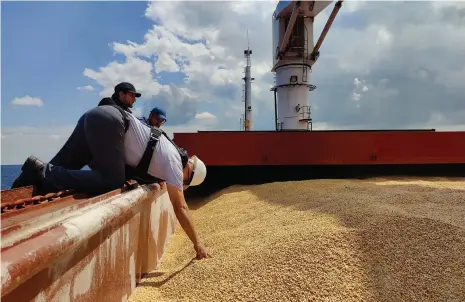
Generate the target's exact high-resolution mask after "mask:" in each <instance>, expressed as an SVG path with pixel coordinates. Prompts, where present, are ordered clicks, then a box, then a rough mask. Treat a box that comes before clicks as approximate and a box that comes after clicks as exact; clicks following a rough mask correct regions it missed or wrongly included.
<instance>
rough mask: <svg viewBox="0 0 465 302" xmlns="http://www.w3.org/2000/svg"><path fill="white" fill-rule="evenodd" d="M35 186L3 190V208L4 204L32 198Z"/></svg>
mask: <svg viewBox="0 0 465 302" xmlns="http://www.w3.org/2000/svg"><path fill="white" fill-rule="evenodd" d="M32 191H33V186H27V187H21V188H15V189H9V190H2V191H1V192H0V194H1V196H2V206H3V204H4V203H10V202H13V201H15V200H18V199H24V198H31V197H32Z"/></svg>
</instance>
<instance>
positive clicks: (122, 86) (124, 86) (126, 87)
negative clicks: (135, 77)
mask: <svg viewBox="0 0 465 302" xmlns="http://www.w3.org/2000/svg"><path fill="white" fill-rule="evenodd" d="M120 91H123V92H132V93H134V95H135V96H136V98H138V97H140V96H141V94H140V93H139V92H137V91H136V87H134V85H132V84H131V83H128V82H121V83H119V84H118V85H116V86H115V92H116V93H118V92H120Z"/></svg>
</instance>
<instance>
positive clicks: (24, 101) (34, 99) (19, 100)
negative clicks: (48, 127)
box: [11, 95, 44, 107]
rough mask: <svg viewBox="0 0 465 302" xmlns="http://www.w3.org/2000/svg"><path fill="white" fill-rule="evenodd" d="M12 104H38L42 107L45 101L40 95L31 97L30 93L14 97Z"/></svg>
mask: <svg viewBox="0 0 465 302" xmlns="http://www.w3.org/2000/svg"><path fill="white" fill-rule="evenodd" d="M11 104H12V105H15V106H37V107H42V106H43V105H44V102H43V101H42V100H41V99H40V98H38V97H31V96H29V95H26V96H23V97H21V98H14V99H13V100H12V101H11Z"/></svg>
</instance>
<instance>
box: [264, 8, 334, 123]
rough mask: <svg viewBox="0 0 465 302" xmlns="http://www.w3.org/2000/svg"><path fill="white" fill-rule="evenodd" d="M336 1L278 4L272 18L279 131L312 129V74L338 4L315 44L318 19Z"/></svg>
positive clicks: (276, 113)
mask: <svg viewBox="0 0 465 302" xmlns="http://www.w3.org/2000/svg"><path fill="white" fill-rule="evenodd" d="M331 2H333V1H279V3H278V5H277V6H276V10H275V12H274V14H273V17H272V24H273V28H272V31H273V69H272V70H271V71H272V72H276V75H275V78H276V80H275V81H276V82H275V86H274V87H273V88H272V89H271V90H272V91H274V93H275V121H276V130H312V118H311V113H310V100H309V94H310V93H309V92H310V91H313V90H314V89H315V88H316V87H315V86H314V85H311V84H310V83H309V72H310V71H311V68H312V65H313V64H314V63H315V62H316V60H317V59H318V56H319V49H320V47H321V44H322V42H323V40H324V38H325V36H326V34H327V32H328V30H329V28H330V27H331V24H332V23H333V21H334V18H335V17H336V14H337V13H338V11H339V9H340V7H341V5H342V1H337V2H336V5H335V6H334V9H333V11H332V12H331V15H330V17H329V19H328V21H327V23H326V25H325V27H324V29H323V32H322V33H321V36H320V38H319V39H318V42H317V43H316V45H315V46H314V44H313V43H314V42H313V22H314V19H315V17H316V16H317V15H318V14H319V13H320V12H321V11H323V10H324V9H325V8H326V7H327V6H328V5H329V4H330V3H331Z"/></svg>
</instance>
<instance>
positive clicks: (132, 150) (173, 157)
mask: <svg viewBox="0 0 465 302" xmlns="http://www.w3.org/2000/svg"><path fill="white" fill-rule="evenodd" d="M128 116H129V119H130V125H129V128H128V131H127V132H126V135H125V142H124V145H125V151H126V164H128V165H129V166H131V167H137V165H138V164H139V161H140V160H141V158H142V155H143V154H144V152H145V148H146V147H147V143H148V142H149V139H150V133H151V131H150V127H148V126H147V125H145V124H143V123H142V122H141V121H140V120H138V119H137V118H136V117H135V116H134V115H132V114H128ZM148 173H149V174H150V175H152V176H154V177H157V178H160V179H163V180H165V181H166V182H167V183H170V184H172V185H174V186H176V187H178V188H179V189H181V190H182V188H183V172H182V162H181V156H180V155H179V152H178V150H177V149H176V147H175V146H174V145H173V144H172V143H171V142H170V141H169V140H168V139H167V138H166V137H165V136H163V135H162V136H160V140H159V141H158V143H157V145H156V146H155V151H154V152H153V155H152V160H151V162H150V166H149V169H148Z"/></svg>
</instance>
